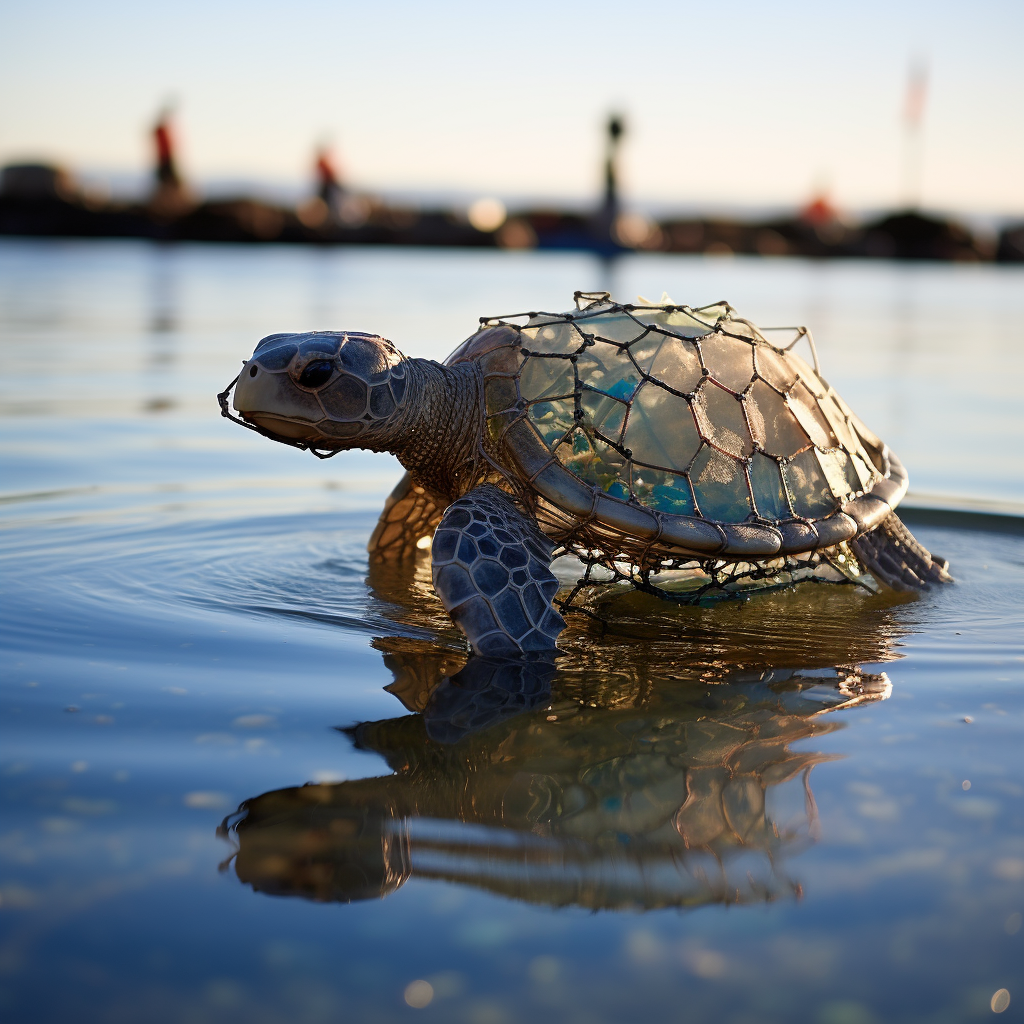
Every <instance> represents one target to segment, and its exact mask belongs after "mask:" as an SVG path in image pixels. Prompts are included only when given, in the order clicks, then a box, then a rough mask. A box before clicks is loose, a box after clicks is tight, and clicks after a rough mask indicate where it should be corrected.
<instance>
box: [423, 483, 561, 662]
mask: <svg viewBox="0 0 1024 1024" xmlns="http://www.w3.org/2000/svg"><path fill="white" fill-rule="evenodd" d="M553 549H554V545H553V544H552V542H551V541H550V540H548V538H547V537H545V536H544V534H543V533H541V531H540V529H539V528H538V526H537V523H536V522H535V521H534V520H533V519H531V518H530V517H528V516H526V515H524V514H523V512H522V511H521V510H520V508H519V506H518V505H516V503H515V502H514V501H513V500H512V499H511V498H510V497H509V496H508V495H507V494H505V493H504V492H503V491H500V490H498V488H497V487H494V486H492V485H491V484H484V485H482V486H480V487H477V488H474V489H473V490H472V491H470V492H469V493H468V494H466V495H465V496H464V497H462V498H459V500H458V501H456V502H454V503H453V504H452V505H450V506H449V507H448V509H447V510H446V511H445V513H444V515H443V516H442V518H441V523H440V525H439V526H438V528H437V533H435V534H434V543H433V549H432V555H433V577H434V590H435V591H437V596H438V597H439V598H440V599H441V603H442V604H443V605H444V606H445V608H447V609H448V612H449V614H450V615H451V617H452V620H453V621H454V622H455V624H456V625H457V626H458V627H459V629H461V630H462V632H463V633H465V634H466V636H467V637H468V639H469V642H470V644H472V647H473V650H474V651H476V653H477V654H483V655H487V656H489V657H516V656H518V655H520V654H523V653H524V652H528V651H550V650H553V649H554V647H555V638H556V637H557V636H558V634H559V633H560V632H561V631H562V630H563V629H564V628H565V620H564V619H563V618H562V616H561V615H559V614H558V612H557V611H555V609H554V607H552V604H551V599H552V598H553V597H554V596H555V592H556V591H557V590H558V581H557V580H556V579H555V576H554V573H552V571H551V568H550V562H551V553H552V551H553Z"/></svg>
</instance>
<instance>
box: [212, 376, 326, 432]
mask: <svg viewBox="0 0 1024 1024" xmlns="http://www.w3.org/2000/svg"><path fill="white" fill-rule="evenodd" d="M232 405H233V406H234V408H235V411H236V412H238V413H240V414H241V416H242V418H243V419H245V420H247V421H248V422H250V423H253V424H255V425H256V426H257V427H259V428H261V429H262V430H266V431H268V432H269V433H271V434H277V435H278V436H279V437H287V438H289V439H292V440H301V441H312V440H315V439H316V438H318V437H319V436H320V432H319V431H318V430H317V428H316V424H317V422H318V421H319V420H322V419H323V417H324V412H323V410H322V409H321V408H320V404H319V403H318V402H317V400H316V397H315V396H314V395H312V394H310V393H308V392H306V391H301V390H299V389H298V388H297V387H296V386H295V385H294V384H293V383H292V380H291V378H290V377H289V376H288V374H287V373H285V372H279V373H271V372H269V371H267V370H264V369H263V367H261V366H259V365H258V364H257V363H256V362H253V361H250V362H248V363H246V364H245V366H243V367H242V372H241V374H240V375H239V378H238V383H237V384H236V385H235V392H234V397H233V399H232Z"/></svg>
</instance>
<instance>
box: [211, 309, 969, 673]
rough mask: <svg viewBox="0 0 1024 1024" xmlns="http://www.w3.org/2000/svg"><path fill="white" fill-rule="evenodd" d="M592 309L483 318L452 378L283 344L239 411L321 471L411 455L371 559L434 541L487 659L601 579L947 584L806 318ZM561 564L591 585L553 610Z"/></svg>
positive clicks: (456, 616)
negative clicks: (354, 452)
mask: <svg viewBox="0 0 1024 1024" xmlns="http://www.w3.org/2000/svg"><path fill="white" fill-rule="evenodd" d="M575 299H576V309H574V310H571V311H569V312H565V313H537V312H534V313H524V314H520V315H516V316H502V317H489V318H482V319H481V323H480V327H479V329H478V330H477V331H476V333H474V334H473V335H472V336H471V337H470V338H468V339H467V340H466V341H465V342H464V343H463V344H462V345H460V346H459V347H458V348H457V349H456V350H455V352H454V353H453V354H452V355H451V356H449V358H448V359H447V360H446V361H445V362H444V364H440V363H437V362H434V361H430V360H425V359H416V358H408V357H406V356H404V355H402V353H401V352H399V351H398V350H397V349H396V348H395V346H394V345H392V344H391V342H389V341H387V340H385V339H384V338H381V337H378V336H376V335H372V334H362V333H355V332H334V331H324V332H314V333H309V334H273V335H270V336H269V337H267V338H264V339H263V340H262V341H261V342H260V343H259V345H257V347H256V350H255V352H254V353H253V356H252V358H251V359H250V360H249V361H247V362H246V363H245V364H244V365H243V368H242V371H241V373H240V374H239V376H238V377H237V378H236V379H235V380H234V381H232V383H231V384H230V385H229V386H228V388H227V390H226V391H225V392H223V393H222V394H221V395H220V396H219V399H220V403H221V410H222V412H223V414H224V415H225V416H228V417H229V418H232V419H235V420H236V422H240V423H242V424H243V425H244V426H247V427H250V428H251V429H253V430H256V431H258V432H259V433H261V434H264V435H265V436H267V437H270V438H272V439H274V440H276V441H280V442H283V443H285V444H290V445H293V446H295V447H297V448H302V449H309V450H311V451H312V452H314V454H316V455H318V456H319V457H321V458H328V457H330V456H332V455H335V454H337V453H338V452H339V451H344V450H347V449H350V448H366V449H370V450H372V451H389V452H392V453H394V454H395V455H396V456H397V457H398V459H399V461H400V462H401V463H402V465H403V466H404V467H405V468H406V470H407V472H406V474H405V476H404V477H403V479H402V480H401V482H400V483H399V484H398V486H397V487H396V488H395V490H394V492H393V493H392V494H391V495H390V497H389V498H388V499H387V501H386V503H385V507H384V511H383V513H382V515H381V517H380V521H379V522H378V524H377V528H376V529H375V530H374V532H373V535H372V537H371V538H370V543H369V550H370V554H371V558H373V559H384V560H402V559H412V558H414V557H415V556H416V554H417V552H418V551H420V550H423V549H425V548H426V547H430V549H431V558H432V571H433V583H434V588H435V590H436V592H437V595H438V597H439V598H440V600H441V602H442V604H443V605H444V606H445V608H446V609H447V610H448V612H449V613H450V614H451V617H452V619H453V620H454V621H455V623H456V624H457V625H458V626H459V627H460V628H461V629H462V631H463V632H464V633H465V634H466V636H467V638H468V639H469V642H470V644H471V645H472V648H473V650H474V651H475V652H476V653H478V654H482V655H487V656H491V657H503V656H517V655H520V654H522V653H524V652H532V651H550V650H552V649H553V648H554V646H555V640H556V638H557V636H558V634H559V633H560V632H561V630H562V629H563V628H564V626H565V621H564V619H563V618H562V614H561V612H564V611H566V610H568V609H570V608H573V607H576V606H577V605H574V602H575V601H576V600H577V598H582V599H585V597H586V594H587V593H588V592H590V591H592V590H593V589H594V588H595V587H599V586H600V585H604V586H607V585H608V584H613V585H615V584H618V585H622V584H626V585H628V586H630V587H632V588H635V589H636V590H640V591H644V592H647V593H650V594H655V595H657V596H659V597H665V598H668V599H674V600H677V601H682V602H688V603H702V602H706V601H708V600H712V599H717V598H719V597H723V596H730V595H735V594H739V593H747V592H749V591H750V590H752V589H758V588H764V587H774V586H782V585H788V584H791V583H795V582H798V581H800V580H805V579H806V580H815V581H818V582H836V583H843V582H845V583H854V584H857V585H860V586H863V587H865V588H867V589H869V590H877V589H878V588H879V586H886V587H890V588H893V589H896V590H918V589H921V588H924V587H927V586H928V585H929V584H931V583H936V582H945V581H948V580H950V579H951V577H950V576H949V575H948V573H947V571H946V570H947V563H946V562H945V561H944V560H943V559H940V558H938V557H933V556H932V555H931V554H930V553H929V552H928V551H926V550H925V549H924V548H923V547H922V546H921V545H920V544H919V543H918V542H917V541H916V540H915V539H914V537H913V536H912V535H911V534H910V532H909V531H908V530H907V528H906V527H905V526H904V525H903V523H902V522H901V521H900V519H899V518H898V517H897V516H896V514H895V512H894V511H893V510H894V509H895V507H896V506H897V505H898V504H899V502H900V500H901V499H902V498H903V496H904V494H905V493H906V490H907V473H906V470H905V469H904V468H903V464H902V463H901V462H900V460H899V459H898V458H897V457H896V455H895V454H894V453H893V452H891V451H890V450H889V448H888V447H887V446H886V445H885V444H884V443H883V442H882V441H881V440H880V439H879V438H878V437H876V436H875V434H873V433H872V432H871V431H870V430H869V429H868V428H867V427H866V426H864V424H863V423H862V422H861V421H860V420H859V419H858V418H857V416H856V415H855V414H854V413H853V412H852V411H851V410H850V408H849V407H848V406H847V405H846V403H845V402H843V400H842V399H841V398H840V397H839V395H838V394H837V393H836V391H835V390H834V389H833V388H832V387H831V386H830V385H829V384H828V383H827V382H826V381H825V380H824V378H823V377H822V375H821V371H820V367H819V365H818V359H817V354H816V352H815V349H814V345H813V341H812V339H811V336H810V334H809V332H808V331H807V330H806V329H805V328H802V327H801V328H773V329H766V330H761V329H759V328H757V327H756V326H755V325H754V324H752V323H751V322H750V321H748V320H744V319H742V318H740V317H738V316H736V315H735V313H734V311H733V309H732V307H730V306H729V305H728V303H725V302H719V303H715V304H713V305H710V306H704V307H701V308H698V309H692V308H690V307H688V306H680V305H677V304H675V303H673V302H672V301H671V300H670V299H669V298H668V297H667V296H663V298H662V300H661V301H660V302H657V303H651V302H647V301H646V300H643V299H638V300H637V302H636V303H629V304H620V303H617V302H614V301H613V300H612V299H611V297H610V296H609V295H608V293H606V292H599V293H584V292H577V293H576V295H575ZM780 332H781V333H780ZM787 334H788V337H787V336H786V335H787ZM769 335H770V336H771V337H772V338H779V337H780V336H781V337H782V338H783V340H782V341H781V342H779V343H776V342H774V341H772V340H770V339H769ZM801 340H806V341H807V343H808V346H809V348H810V352H811V356H812V362H813V366H811V365H809V364H808V363H807V362H805V361H804V359H802V358H801V357H800V356H799V355H797V354H796V352H795V351H794V347H795V345H796V344H797V343H798V342H800V341H801ZM232 389H233V390H234V399H233V405H234V409H235V410H236V412H238V413H239V414H240V415H241V418H238V417H235V416H232V414H231V410H230V408H229V402H231V392H232ZM431 538H432V539H431ZM562 555H566V556H574V557H575V558H576V559H578V560H579V561H578V562H576V563H575V566H576V569H577V572H576V576H577V577H578V581H577V582H575V584H574V585H570V586H569V588H568V589H567V590H563V591H562V593H563V596H562V597H558V595H559V591H560V589H561V587H562V584H561V583H560V581H559V578H558V577H557V576H556V575H555V572H554V571H552V561H553V560H554V559H555V558H557V557H559V556H562ZM579 562H582V563H583V567H582V569H581V568H580V566H579ZM559 564H562V563H559Z"/></svg>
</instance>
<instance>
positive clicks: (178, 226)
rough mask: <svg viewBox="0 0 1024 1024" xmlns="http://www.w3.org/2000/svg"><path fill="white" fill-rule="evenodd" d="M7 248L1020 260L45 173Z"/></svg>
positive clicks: (912, 237) (876, 230)
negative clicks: (19, 243) (355, 248)
mask: <svg viewBox="0 0 1024 1024" xmlns="http://www.w3.org/2000/svg"><path fill="white" fill-rule="evenodd" d="M649 209H653V207H649ZM993 220H994V219H993ZM0 236H21V237H66V238H148V239H154V240H161V241H189V242H196V241H202V242H235V243H238V242H242V243H266V242H273V243H288V244H306V245H397V246H405V245H415V246H443V247H460V248H506V249H543V250H575V251H586V252H596V253H598V254H601V255H615V254H616V253H620V252H629V251H650V252H667V253H708V254H715V255H729V254H746V255H761V256H802V257H813V258H833V257H838V258H865V259H879V258H880V259H925V260H947V261H956V262H988V261H998V262H1021V261H1024V224H1022V223H1020V222H1019V221H1018V222H1016V223H1013V222H1010V223H1009V224H1004V226H1003V228H1002V230H1001V231H1000V232H999V233H998V235H997V234H996V232H995V231H993V230H989V231H986V230H983V229H979V227H978V226H977V225H973V226H971V225H968V223H966V222H965V221H961V220H958V219H954V218H949V217H946V216H943V215H936V214H930V213H925V212H923V211H921V210H918V209H910V208H908V209H903V210H897V211H894V212H890V213H882V214H880V215H879V214H876V215H875V216H873V217H866V218H865V219H864V220H863V221H861V222H857V221H854V220H853V219H852V218H849V217H847V216H842V215H840V214H839V213H837V211H835V210H834V209H833V208H832V207H831V206H830V205H829V204H828V203H827V201H826V200H825V199H821V198H819V199H817V200H814V201H812V202H811V203H809V204H808V205H807V206H806V207H804V208H803V209H802V210H798V211H792V212H782V211H775V212H774V213H773V212H771V211H768V210H764V211H761V212H760V215H758V212H757V211H749V212H747V213H746V214H744V213H742V212H740V211H737V212H735V213H733V214H732V215H729V214H728V213H724V214H720V215H707V214H700V213H697V212H693V211H692V210H691V211H688V212H686V213H677V214H672V213H671V212H668V211H667V209H666V208H665V207H664V206H662V207H661V209H660V210H659V211H658V212H657V213H648V212H642V210H641V208H640V207H639V204H633V205H631V206H629V207H627V208H622V207H619V206H618V205H616V206H615V208H614V210H613V211H611V215H610V213H609V207H608V205H607V204H605V205H602V206H598V207H597V208H595V209H592V210H588V209H587V208H586V205H585V204H583V203H569V202H561V203H559V202H554V201H548V202H543V201H533V202H531V201H530V200H527V199H523V200H520V201H519V202H518V203H516V204H514V205H513V204H511V203H510V208H509V209H506V207H505V205H504V203H502V202H501V201H499V200H496V199H481V200H477V201H476V202H473V203H466V202H460V201H458V200H457V199H455V198H454V197H452V198H450V199H448V200H447V201H445V200H440V199H438V198H435V199H434V200H433V201H429V200H427V201H421V202H417V201H416V200H415V199H414V198H412V197H409V198H397V199H384V198H381V197H378V196H374V195H370V194H366V193H361V192H356V191H352V190H349V189H347V188H346V189H343V188H341V187H340V186H338V187H337V188H336V190H335V191H334V192H333V193H325V192H324V191H323V190H321V193H320V194H319V195H314V196H312V197H308V198H306V199H304V200H301V201H298V202H294V203H292V202H288V201H287V200H284V199H283V198H281V199H270V198H265V197H258V196H257V195H254V194H253V192H252V191H247V192H242V191H239V192H237V193H236V194H234V195H231V194H221V195H219V196H211V197H209V198H199V197H196V196H194V195H193V194H192V193H191V192H189V191H187V190H186V189H185V188H184V187H183V186H181V185H180V183H177V182H174V183H172V185H171V186H170V187H167V188H163V189H160V188H158V189H157V190H156V191H154V192H153V194H151V195H150V196H148V197H146V198H136V199H116V198H111V197H108V196H104V195H102V194H100V193H98V192H96V191H95V190H90V189H88V188H86V187H82V186H80V185H79V184H78V183H77V182H76V180H75V179H74V177H73V176H72V175H70V174H69V173H68V172H66V171H64V170H62V169H60V168H58V167H53V166H50V165H46V164H16V165H9V166H8V167H5V168H4V169H3V171H2V172H0Z"/></svg>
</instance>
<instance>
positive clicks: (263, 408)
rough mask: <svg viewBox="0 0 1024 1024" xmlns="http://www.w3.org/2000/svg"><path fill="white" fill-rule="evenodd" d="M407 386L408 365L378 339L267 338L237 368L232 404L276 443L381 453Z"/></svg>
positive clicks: (333, 335) (322, 334) (336, 335)
mask: <svg viewBox="0 0 1024 1024" xmlns="http://www.w3.org/2000/svg"><path fill="white" fill-rule="evenodd" d="M407 384H408V362H407V360H406V359H405V357H404V356H403V355H402V353H401V352H399V351H398V349H396V348H395V346H394V345H392V344H391V342H390V341H386V340H385V339H384V338H379V337H377V336H376V335H372V334H358V333H354V332H340V331H315V332H313V333H310V334H271V335H270V336H269V337H266V338H264V339H263V340H262V341H261V342H260V343H259V344H258V345H257V346H256V351H255V352H253V354H252V358H251V359H250V360H248V361H247V362H246V363H245V365H244V366H243V367H242V372H241V374H240V375H239V378H238V383H237V385H236V386H235V394H234V403H233V404H234V407H235V409H236V410H237V411H238V412H239V413H240V414H241V415H242V417H243V418H244V419H245V420H247V421H248V422H249V423H252V424H254V425H255V426H257V427H259V428H260V429H261V430H263V431H264V432H265V433H267V434H269V435H270V436H271V437H274V438H275V439H280V440H288V441H304V442H306V443H307V444H309V445H311V446H312V447H315V448H318V449H335V450H342V449H346V448H373V449H376V450H382V449H384V448H386V447H387V438H388V437H389V435H390V433H391V430H390V429H389V428H390V427H391V426H392V425H393V423H394V422H395V420H396V418H397V415H398V413H399V411H400V409H401V407H402V403H403V400H404V399H405V397H406V391H407Z"/></svg>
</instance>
